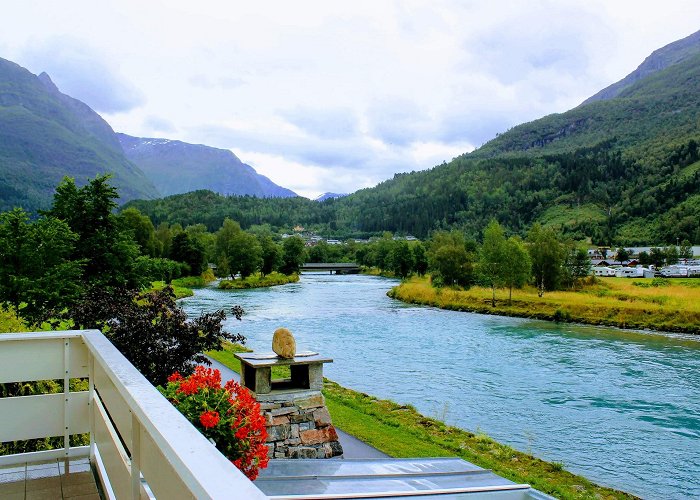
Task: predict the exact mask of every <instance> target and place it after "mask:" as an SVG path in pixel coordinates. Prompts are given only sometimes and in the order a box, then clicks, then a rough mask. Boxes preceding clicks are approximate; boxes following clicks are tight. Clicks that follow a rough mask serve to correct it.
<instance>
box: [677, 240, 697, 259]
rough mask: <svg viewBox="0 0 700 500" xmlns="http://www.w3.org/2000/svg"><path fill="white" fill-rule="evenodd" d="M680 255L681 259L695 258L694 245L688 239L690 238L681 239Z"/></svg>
mask: <svg viewBox="0 0 700 500" xmlns="http://www.w3.org/2000/svg"><path fill="white" fill-rule="evenodd" d="M678 256H679V257H680V258H681V259H692V258H693V247H692V245H691V244H690V241H688V240H683V241H681V246H680V249H679V250H678Z"/></svg>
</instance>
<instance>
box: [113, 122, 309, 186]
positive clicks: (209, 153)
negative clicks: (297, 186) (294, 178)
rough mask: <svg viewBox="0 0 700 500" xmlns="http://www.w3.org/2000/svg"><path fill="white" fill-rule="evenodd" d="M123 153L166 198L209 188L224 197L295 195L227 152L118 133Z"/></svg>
mask: <svg viewBox="0 0 700 500" xmlns="http://www.w3.org/2000/svg"><path fill="white" fill-rule="evenodd" d="M118 136H119V141H120V142H121V145H122V148H123V149H124V154H126V156H127V158H129V160H131V161H132V162H134V163H135V164H136V165H138V166H139V168H140V169H141V170H142V171H143V172H144V174H146V176H147V177H148V178H149V179H150V180H151V181H152V182H153V184H154V185H155V186H156V188H157V189H158V191H159V192H160V193H161V195H163V196H169V195H173V194H179V193H186V192H189V191H197V190H200V189H208V190H211V191H214V192H217V193H221V194H224V195H228V194H234V195H251V196H259V197H289V196H296V193H294V192H293V191H290V190H289V189H285V188H283V187H280V186H278V185H277V184H275V183H274V182H272V181H271V180H270V179H268V178H267V177H265V176H263V175H260V174H258V173H257V172H256V171H255V169H253V167H251V166H250V165H246V164H245V163H243V162H242V161H241V160H239V159H238V157H237V156H236V155H234V154H233V153H232V152H231V151H229V150H227V149H218V148H212V147H209V146H204V145H201V144H188V143H186V142H181V141H171V140H168V139H144V138H138V137H131V136H129V135H126V134H118Z"/></svg>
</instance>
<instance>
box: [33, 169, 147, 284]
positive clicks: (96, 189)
mask: <svg viewBox="0 0 700 500" xmlns="http://www.w3.org/2000/svg"><path fill="white" fill-rule="evenodd" d="M109 179H110V176H109V175H98V176H97V177H95V178H94V179H90V180H88V183H87V184H86V185H84V186H83V187H81V188H78V187H77V186H76V185H75V181H74V180H73V179H71V178H68V177H66V178H64V179H63V181H62V182H61V183H60V184H59V185H58V186H57V187H56V193H55V194H54V201H53V207H52V208H51V210H49V211H48V212H47V213H46V215H49V216H51V217H55V218H57V219H60V220H62V221H64V222H65V223H66V224H68V226H69V227H70V229H71V231H73V232H74V233H76V234H77V235H78V241H77V242H76V244H75V246H74V248H73V253H72V255H71V260H74V261H79V262H80V261H83V262H85V265H84V270H83V279H84V280H85V281H86V282H88V283H90V284H97V285H100V286H129V287H138V286H140V285H141V282H140V281H141V280H140V277H139V276H138V274H137V273H136V272H135V270H134V262H135V261H136V257H138V255H139V247H138V245H137V244H136V242H135V241H134V240H133V238H132V235H131V234H130V232H129V231H125V230H124V229H123V228H122V227H121V220H120V219H119V218H118V217H117V216H116V215H115V214H113V213H112V211H113V210H114V209H115V208H116V207H117V203H116V201H115V200H116V199H117V198H119V195H118V194H117V190H116V188H115V187H113V186H111V185H110V184H109Z"/></svg>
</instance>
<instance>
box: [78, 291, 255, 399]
mask: <svg viewBox="0 0 700 500" xmlns="http://www.w3.org/2000/svg"><path fill="white" fill-rule="evenodd" d="M231 312H232V313H233V314H234V316H235V317H236V318H237V319H239V320H240V319H241V315H242V314H243V310H242V309H241V308H240V307H238V306H236V307H234V308H233V309H232V310H231ZM67 317H69V318H72V319H73V321H74V325H75V326H74V328H76V329H80V328H99V329H100V330H102V332H103V333H104V334H105V335H106V336H107V338H109V340H110V341H111V342H112V343H113V344H114V346H115V347H116V348H117V349H119V351H120V352H121V353H122V354H124V356H125V357H126V358H127V359H128V360H129V361H130V362H131V364H133V365H134V366H135V367H136V368H137V369H138V370H139V371H140V372H141V373H142V374H143V376H144V377H146V378H147V379H148V381H149V382H151V383H152V384H153V385H156V386H157V385H161V384H164V383H165V382H166V380H167V378H168V375H170V374H171V373H174V372H176V371H177V372H179V373H182V374H184V375H189V374H190V373H192V371H193V369H194V368H195V365H196V364H201V363H204V364H209V361H208V360H207V358H206V357H205V356H204V355H203V354H202V352H204V351H209V350H212V349H221V345H222V342H224V341H229V342H243V341H245V338H244V337H243V336H242V335H240V334H231V333H229V332H227V331H225V330H224V325H223V322H224V320H225V319H226V313H225V312H224V311H221V310H220V311H214V312H212V313H206V314H201V315H200V316H199V317H198V318H194V319H193V320H189V319H188V318H187V315H186V314H185V312H184V311H183V310H182V308H181V307H179V306H178V305H177V303H176V302H175V295H174V293H173V289H172V287H170V286H166V287H165V288H163V289H162V290H155V291H153V292H146V293H140V292H138V291H135V290H125V289H112V290H107V289H103V288H93V289H91V290H89V291H88V292H87V293H86V294H85V295H84V296H83V298H82V300H81V301H80V302H79V303H78V304H77V305H76V306H75V307H73V308H71V309H70V310H69V311H67Z"/></svg>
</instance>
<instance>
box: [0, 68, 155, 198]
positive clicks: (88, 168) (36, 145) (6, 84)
mask: <svg viewBox="0 0 700 500" xmlns="http://www.w3.org/2000/svg"><path fill="white" fill-rule="evenodd" d="M100 173H112V174H114V181H113V182H114V184H115V185H116V186H117V187H118V188H119V192H120V194H121V198H122V200H129V199H133V198H153V197H155V196H157V195H158V193H157V191H156V190H155V188H154V187H153V184H151V182H150V181H149V180H148V179H147V178H146V177H145V176H144V174H143V172H141V171H140V170H139V169H138V167H136V166H135V165H134V164H133V163H131V162H130V161H129V160H127V159H126V157H125V156H124V153H123V151H122V149H121V145H120V144H119V140H118V139H117V136H116V134H115V133H114V131H113V130H112V128H111V127H110V126H109V125H108V124H107V122H105V121H104V120H103V119H102V118H101V117H100V116H99V115H98V114H97V113H95V112H94V111H93V110H92V109H90V108H89V107H88V106H87V105H85V104H84V103H82V102H80V101H78V100H76V99H73V98H71V97H69V96H67V95H64V94H62V93H61V92H60V91H59V90H58V89H57V88H56V86H55V85H54V84H53V82H52V81H51V79H50V78H49V77H48V75H46V74H45V73H42V74H41V75H40V76H35V75H33V74H32V73H30V72H29V71H27V70H26V69H24V68H22V67H21V66H18V65H17V64H15V63H12V62H10V61H7V60H5V59H1V58H0V210H7V209H10V208H12V207H14V206H22V207H24V208H26V209H28V210H30V211H33V210H36V209H40V208H47V207H48V206H49V205H50V202H51V198H52V196H53V190H54V188H55V187H56V185H57V184H58V183H59V182H60V180H61V179H62V178H63V177H64V176H71V177H74V178H75V179H76V182H78V183H79V184H82V183H83V182H85V180H86V179H87V178H89V177H94V176H95V175H97V174H100Z"/></svg>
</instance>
